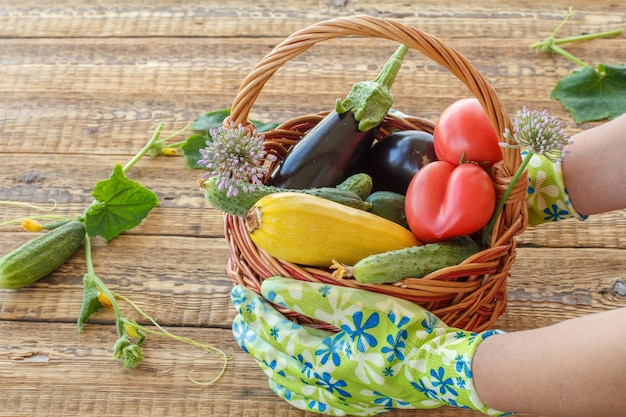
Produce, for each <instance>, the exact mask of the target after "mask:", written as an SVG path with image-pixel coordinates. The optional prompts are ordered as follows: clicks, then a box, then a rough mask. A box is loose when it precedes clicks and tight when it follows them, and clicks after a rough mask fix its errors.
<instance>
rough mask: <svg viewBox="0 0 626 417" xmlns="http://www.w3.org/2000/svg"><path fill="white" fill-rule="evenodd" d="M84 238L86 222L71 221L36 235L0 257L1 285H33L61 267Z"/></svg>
mask: <svg viewBox="0 0 626 417" xmlns="http://www.w3.org/2000/svg"><path fill="white" fill-rule="evenodd" d="M84 239H85V225H84V224H83V222H81V221H78V220H72V221H70V222H68V223H65V224H64V225H62V226H59V227H57V228H54V229H53V230H51V231H49V232H46V233H44V234H41V235H39V236H37V237H36V238H34V239H32V240H30V241H28V242H26V243H24V244H23V245H22V246H20V247H18V248H17V249H15V250H13V251H12V252H10V253H8V254H7V255H5V256H4V257H3V258H2V259H0V288H8V289H17V288H22V287H25V286H27V285H30V284H32V283H33V282H35V281H37V280H38V279H41V278H43V277H45V276H46V275H48V274H50V273H51V272H52V271H54V270H55V269H57V268H58V267H59V266H61V265H62V264H63V263H64V262H65V261H67V260H68V259H69V258H70V257H71V256H72V255H73V254H74V252H76V250H78V248H79V247H80V245H81V243H83V241H84Z"/></svg>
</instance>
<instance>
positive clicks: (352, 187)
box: [336, 172, 374, 200]
mask: <svg viewBox="0 0 626 417" xmlns="http://www.w3.org/2000/svg"><path fill="white" fill-rule="evenodd" d="M373 187H374V183H373V181H372V177H370V176H369V175H368V174H366V173H364V172H361V173H358V174H353V175H350V176H349V177H348V178H346V179H345V180H344V181H343V182H342V183H341V184H339V185H337V186H336V188H339V189H342V190H348V191H352V192H353V193H355V194H356V195H358V196H359V197H361V199H363V200H365V199H366V198H367V196H369V195H370V193H371V192H372V188H373Z"/></svg>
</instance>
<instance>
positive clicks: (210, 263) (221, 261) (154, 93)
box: [0, 0, 626, 417]
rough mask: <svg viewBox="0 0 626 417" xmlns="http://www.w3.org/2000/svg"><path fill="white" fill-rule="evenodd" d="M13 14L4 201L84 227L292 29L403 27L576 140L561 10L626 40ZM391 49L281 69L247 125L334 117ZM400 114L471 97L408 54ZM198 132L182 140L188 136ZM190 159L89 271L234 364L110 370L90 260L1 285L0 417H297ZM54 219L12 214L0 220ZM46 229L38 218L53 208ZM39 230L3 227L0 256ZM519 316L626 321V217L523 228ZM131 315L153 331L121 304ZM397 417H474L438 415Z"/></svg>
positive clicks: (0, 134)
mask: <svg viewBox="0 0 626 417" xmlns="http://www.w3.org/2000/svg"><path fill="white" fill-rule="evenodd" d="M92 3H93V2H88V1H84V0H59V1H55V2H54V3H51V2H41V1H39V0H20V1H16V0H10V1H5V2H3V4H0V51H2V53H1V54H0V75H1V76H0V202H2V201H10V202H23V203H30V204H36V205H41V206H46V207H48V206H49V205H50V204H51V203H50V200H54V201H56V204H57V205H56V209H55V211H54V214H58V215H75V214H79V213H82V212H83V211H84V210H85V208H86V207H87V206H88V205H89V204H90V203H91V201H92V199H93V198H92V196H91V190H92V188H93V185H94V184H95V182H96V181H98V180H101V179H103V178H106V177H107V176H108V175H109V174H110V172H111V170H112V168H113V166H114V165H115V164H117V163H124V162H126V161H128V159H129V158H130V157H131V156H132V155H133V154H135V153H136V152H137V151H138V150H139V149H140V148H141V147H142V146H143V145H144V144H145V143H146V142H147V140H148V139H149V138H150V136H151V135H152V133H153V131H154V129H156V127H157V125H158V124H159V123H163V124H164V131H163V136H167V135H171V134H174V133H175V132H177V131H179V130H181V129H183V128H184V127H185V126H186V125H187V123H189V122H190V121H191V120H193V119H194V118H195V117H197V116H198V115H200V114H202V113H204V112H207V111H209V110H215V109H219V108H224V107H227V106H229V105H230V104H231V103H232V100H233V99H234V95H235V94H236V92H237V89H238V87H239V83H240V82H241V80H242V79H243V77H245V75H247V74H248V73H249V71H250V70H251V69H252V67H253V66H254V65H255V64H256V63H257V62H258V61H259V60H260V59H261V58H262V57H263V56H264V55H265V54H266V53H267V52H269V51H270V50H271V48H273V47H274V46H275V45H276V44H278V43H279V42H280V41H282V40H283V39H284V38H285V37H286V36H289V35H290V34H291V33H293V32H294V31H296V30H298V29H300V28H302V27H304V26H306V25H309V24H312V23H314V22H316V21H319V20H323V19H328V18H333V17H338V16H349V15H353V14H367V15H373V16H380V17H388V18H393V19H397V20H400V21H402V22H404V23H406V24H409V25H412V26H415V27H417V28H419V29H421V30H423V31H425V32H429V33H431V34H433V35H435V36H437V37H439V38H441V39H442V40H444V41H445V42H447V43H449V44H451V45H453V46H454V47H455V48H457V49H458V50H459V51H461V53H462V54H463V55H464V56H466V57H467V58H468V59H469V60H470V61H471V62H472V63H473V64H474V65H475V66H476V67H477V68H478V69H479V70H480V71H481V73H482V74H484V76H485V77H486V78H487V79H488V80H489V82H491V83H492V84H493V85H494V86H495V88H496V90H497V91H498V94H499V96H500V97H501V99H502V101H503V102H504V103H505V106H506V108H507V110H508V111H509V112H510V113H513V112H515V111H516V110H517V109H519V108H521V107H522V106H523V105H528V106H529V107H533V108H539V109H543V108H547V109H548V110H549V111H550V112H551V113H552V114H554V115H555V116H557V117H559V118H561V119H562V120H563V121H564V122H565V123H566V130H567V131H568V133H570V134H573V133H575V132H578V131H580V130H582V129H587V128H589V127H591V126H594V125H595V123H588V124H584V125H580V126H579V125H576V124H575V123H574V122H573V121H571V119H570V118H569V117H568V114H567V112H566V111H565V110H564V109H563V108H562V107H561V106H560V104H559V103H557V102H555V101H552V100H549V98H548V97H549V93H550V91H551V89H552V88H553V87H554V85H555V83H556V82H557V81H558V79H559V78H560V77H562V76H564V75H567V74H569V73H570V72H571V71H572V70H573V69H574V65H573V64H571V63H570V62H569V61H567V60H565V59H564V58H561V57H556V56H548V55H542V54H538V53H537V52H535V51H533V50H532V49H530V47H529V46H530V45H531V44H532V43H533V42H535V41H538V40H541V39H543V38H544V37H546V36H548V35H549V34H550V33H551V32H552V30H553V29H554V28H555V27H556V25H557V24H558V23H559V22H560V20H561V19H562V16H563V14H564V13H565V11H566V10H567V8H568V7H569V6H570V5H572V6H573V9H574V11H575V13H574V15H573V16H572V19H571V22H570V23H569V24H568V25H566V26H565V27H564V28H563V30H562V35H563V36H570V35H576V34H581V33H588V32H592V31H598V30H606V29H614V28H620V27H624V24H625V22H626V14H625V13H624V11H623V7H622V5H621V3H620V2H617V1H615V0H598V1H595V2H583V1H582V0H575V1H564V0H556V1H552V2H544V3H542V4H540V5H538V4H537V3H536V2H535V1H531V0H520V1H515V2H513V1H505V2H503V1H499V0H480V1H477V2H473V3H472V4H471V5H470V4H468V3H466V2H461V1H458V0H440V1H433V0H425V1H420V2H413V3H410V2H409V3H407V2H405V1H400V0H388V1H385V2H380V1H376V0H363V1H352V0H329V1H321V0H298V1H293V2H284V1H280V2H279V1H277V0H269V1H264V2H249V1H247V0H233V1H228V2H224V1H221V2H218V1H213V0H209V1H206V2H201V3H198V2H191V1H187V0H178V1H169V2H162V1H161V2H159V1H156V2H148V3H149V4H146V2H145V1H138V0H124V1H120V0H112V1H107V2H100V3H102V4H92ZM624 48H625V38H624V35H621V36H618V37H616V38H613V39H605V40H597V41H593V42H587V43H581V44H579V45H571V46H570V47H568V50H570V51H571V52H572V53H574V54H575V55H577V56H579V57H580V58H581V59H583V60H584V61H585V62H588V63H590V64H591V65H594V64H595V63H598V62H607V63H620V62H623V60H624V58H623V51H624ZM393 49H395V46H394V45H391V44H390V43H389V42H387V41H383V40H378V39H361V38H345V39H336V40H332V41H328V42H324V43H322V44H319V45H316V46H315V47H314V48H312V49H311V50H310V51H308V52H306V53H304V54H302V55H300V56H299V57H297V58H295V59H294V60H292V61H290V62H289V63H288V64H286V65H285V66H284V67H283V68H281V70H280V71H278V72H277V73H276V74H275V75H274V77H273V78H272V80H270V82H268V84H267V85H266V86H265V88H264V89H263V92H262V94H261V95H260V96H259V98H258V100H257V102H256V103H255V105H254V106H253V111H252V114H251V116H252V117H254V118H257V119H260V120H265V121H283V120H287V119H289V118H292V117H294V116H298V115H302V114H306V113H314V112H319V111H323V110H327V109H328V108H329V107H330V106H332V105H333V103H334V100H335V99H336V98H337V97H340V96H343V95H345V93H346V92H347V91H348V90H349V88H350V87H351V85H352V84H353V83H354V82H355V81H359V80H362V79H368V78H373V77H374V76H375V74H376V73H377V71H378V69H379V66H380V64H381V63H382V62H384V61H385V60H386V59H387V57H388V55H389V54H390V52H391V51H393ZM393 92H394V97H395V106H396V107H397V108H398V109H399V110H402V111H405V112H407V113H411V114H415V115H418V116H422V117H426V118H428V119H431V120H436V119H437V117H438V115H439V114H440V112H441V111H442V110H443V109H444V108H445V107H446V106H447V105H448V104H449V103H451V102H452V101H453V100H455V99H457V98H458V97H459V96H465V95H467V94H468V93H467V91H466V90H465V88H464V87H463V86H462V85H461V84H460V82H458V80H456V79H454V77H452V76H451V75H450V74H449V73H448V72H447V71H446V70H445V69H443V68H441V67H439V66H438V65H436V64H434V63H433V62H429V61H428V60H427V59H424V57H423V56H421V55H420V54H418V53H415V52H414V51H413V52H411V53H409V55H408V56H407V58H406V59H405V62H404V64H403V68H402V70H401V72H400V75H399V76H398V79H397V81H396V84H395V86H394V90H393ZM184 138H185V134H183V135H179V136H178V137H177V138H175V139H173V140H182V139H184ZM198 175H199V174H198V173H197V172H194V171H188V170H187V169H186V168H185V165H184V162H183V159H182V157H171V158H170V157H168V158H166V157H158V158H155V159H152V158H146V159H144V160H142V161H141V162H140V163H139V164H137V165H136V166H135V167H134V168H133V170H132V171H131V172H130V173H129V176H130V178H131V179H134V180H136V181H139V182H141V183H143V184H145V185H147V186H148V187H149V188H151V189H152V190H153V191H154V192H155V193H156V194H157V196H158V197H159V200H160V204H159V206H158V207H157V208H155V209H154V210H153V212H152V213H151V214H150V216H149V217H148V219H146V220H145V221H144V222H142V223H141V224H140V225H139V226H138V227H137V228H135V229H133V230H132V231H130V232H128V233H126V234H124V235H122V236H120V237H119V238H117V239H115V240H113V241H111V242H110V243H109V244H106V243H104V241H102V240H100V239H93V246H94V247H93V250H94V266H95V269H96V272H97V273H98V274H99V275H100V276H101V277H102V279H103V280H104V281H105V282H106V283H107V285H108V286H110V288H111V289H112V290H114V291H116V292H118V293H120V294H123V295H124V296H126V297H129V298H130V299H131V300H133V301H134V302H135V303H136V304H137V305H138V306H140V307H141V308H142V309H144V310H145V311H146V312H147V313H149V314H150V315H151V316H152V317H154V318H155V319H156V320H157V321H158V322H159V323H161V324H162V325H164V326H165V327H166V328H167V329H168V330H169V331H171V332H173V333H174V334H177V335H181V336H186V337H191V338H193V339H195V340H198V341H200V342H202V343H206V344H209V345H213V346H216V347H218V348H221V349H225V350H229V349H232V350H233V351H234V352H235V356H234V359H233V360H232V361H230V362H229V364H228V367H227V369H226V372H225V373H224V375H223V377H222V378H221V379H220V380H219V382H218V383H217V384H215V385H212V386H208V387H205V386H199V385H196V384H194V383H193V382H191V381H190V380H189V378H188V372H189V371H191V370H194V371H195V372H196V373H195V375H196V377H197V378H198V379H200V380H208V379H211V378H212V377H213V376H214V375H215V374H216V373H217V372H219V369H220V363H219V361H217V360H216V359H215V358H214V357H212V356H211V355H209V354H207V353H206V352H205V351H203V350H202V349H199V348H197V347H192V346H188V345H185V344H182V343H180V342H177V341H175V340H172V339H168V338H164V337H161V336H156V335H149V337H148V340H147V342H146V344H145V355H146V357H145V359H144V362H143V363H142V365H141V366H140V367H139V368H138V369H136V370H128V369H124V368H123V367H122V366H121V365H120V364H119V363H118V362H116V361H115V360H114V359H112V357H111V355H112V351H111V349H112V346H113V344H114V343H115V340H116V339H117V336H116V332H115V325H114V316H113V313H112V312H110V311H108V310H105V311H101V312H98V313H97V314H96V315H94V316H93V317H92V318H91V319H90V321H89V322H88V323H87V325H86V326H85V329H84V331H83V332H82V333H79V332H78V330H77V327H76V318H77V315H78V311H79V308H80V304H81V300H82V289H83V287H82V277H83V275H84V273H85V259H84V251H83V250H82V249H80V250H79V252H78V253H77V254H76V255H75V256H74V257H72V259H71V260H70V261H68V262H67V263H66V264H65V265H63V266H62V267H61V268H60V269H59V270H57V271H56V272H54V273H53V274H51V275H50V276H48V277H46V278H44V279H42V280H40V281H39V282H37V283H35V284H34V285H32V286H30V287H28V288H24V289H21V290H18V291H8V290H0V334H1V335H2V336H1V338H0V416H1V417H4V416H7V417H8V416H11V417H15V416H29V417H39V416H59V415H63V416H96V415H97V416H99V417H104V416H120V415H142V416H143V415H150V416H155V417H159V416H167V417H178V416H185V417H188V416H200V415H201V416H220V417H221V416H232V417H235V416H237V417H240V416H246V417H254V416H259V417H261V416H278V417H304V416H313V414H310V413H305V412H302V411H299V410H297V409H295V408H293V407H291V406H289V405H288V404H286V403H285V402H283V401H282V400H279V399H277V398H276V397H275V396H274V394H272V393H271V391H270V390H269V388H268V387H267V382H266V380H267V379H266V377H265V376H264V374H263V373H262V372H261V370H260V369H259V368H258V367H257V366H256V364H255V363H254V362H253V361H252V360H251V359H250V358H249V357H248V356H247V355H245V354H244V353H243V352H241V350H240V349H239V348H238V347H237V346H236V344H235V342H234V341H233V338H232V334H231V331H230V324H231V322H232V319H233V317H234V311H233V309H232V307H231V305H230V299H229V291H230V289H231V287H232V284H231V282H230V280H229V279H228V277H227V276H226V273H225V264H226V260H227V257H228V248H227V247H226V244H225V241H224V239H223V223H222V215H221V213H220V212H218V211H217V210H215V209H213V208H211V207H210V205H209V204H208V203H207V202H206V200H205V199H204V197H203V195H202V193H201V190H200V189H199V188H198V187H197V185H196V181H197V178H198ZM38 214H42V212H39V211H37V210H34V209H30V208H25V207H18V206H14V205H4V204H0V223H2V222H7V221H9V220H12V219H16V218H19V217H23V216H34V215H38ZM44 214H45V213H44ZM32 236H33V235H31V234H27V233H25V232H23V231H21V229H20V228H19V226H18V225H17V224H9V225H5V226H2V227H0V254H4V253H6V252H8V251H9V250H11V249H12V248H14V247H16V246H17V245H19V244H20V243H22V242H25V241H26V240H28V239H30V238H31V237H32ZM518 244H519V248H518V253H517V260H516V262H515V264H514V266H513V269H512V271H511V276H510V278H509V286H508V308H507V311H506V313H505V314H504V315H503V316H502V317H501V318H500V319H499V320H498V322H497V323H496V325H497V326H496V327H498V328H502V329H505V330H508V331H518V330H524V329H530V328H536V327H539V326H545V325H550V324H553V323H556V322H559V321H562V320H565V319H568V318H573V317H577V316H580V315H585V314H592V313H594V312H599V311H603V310H607V309H614V308H619V307H623V306H626V299H624V298H623V297H621V296H620V295H618V294H617V293H616V292H615V291H614V290H613V289H614V285H615V283H616V282H617V283H620V282H623V281H624V280H626V273H625V272H624V271H626V256H625V252H624V251H625V250H626V211H624V210H621V211H616V212H612V213H606V214H603V215H599V216H594V217H592V218H590V219H588V220H587V221H585V222H578V221H568V222H561V223H558V224H545V225H542V226H539V227H536V228H531V229H528V230H527V231H526V232H525V233H524V234H523V235H522V236H520V238H519V239H518ZM122 309H123V311H124V313H125V314H127V315H128V316H129V317H132V318H135V319H137V320H138V321H139V322H140V323H143V324H146V325H149V323H147V322H146V320H145V319H144V318H142V317H140V316H139V315H137V314H136V313H135V312H133V310H132V309H131V308H130V307H129V306H127V305H123V306H122ZM386 415H389V416H390V417H392V416H393V417H408V416H425V417H452V416H478V415H481V414H479V413H476V412H471V411H467V410H458V409H453V408H450V407H442V408H439V409H435V410H424V411H414V410H405V411H393V412H389V413H387V414H386Z"/></svg>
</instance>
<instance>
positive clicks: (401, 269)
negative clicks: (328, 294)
mask: <svg viewBox="0 0 626 417" xmlns="http://www.w3.org/2000/svg"><path fill="white" fill-rule="evenodd" d="M479 251H480V247H479V246H478V244H477V243H476V242H474V241H473V240H472V239H471V238H469V237H468V236H462V237H457V238H453V239H450V240H448V241H445V242H440V243H429V244H426V245H423V246H411V247H408V248H405V249H399V250H393V251H388V252H384V253H379V254H376V255H371V256H368V257H366V258H363V259H361V260H360V261H359V262H357V263H356V264H355V265H354V266H346V265H334V266H333V268H335V269H337V271H335V276H339V277H349V276H353V277H354V278H355V279H356V280H357V281H359V282H362V283H368V284H385V283H391V282H396V281H399V280H401V279H403V278H421V277H423V276H424V275H427V274H429V273H431V272H434V271H437V270H439V269H441V268H445V267H447V266H453V265H458V264H459V263H461V262H463V261H464V260H465V259H467V258H468V257H470V256H471V255H473V254H475V253H477V252H479Z"/></svg>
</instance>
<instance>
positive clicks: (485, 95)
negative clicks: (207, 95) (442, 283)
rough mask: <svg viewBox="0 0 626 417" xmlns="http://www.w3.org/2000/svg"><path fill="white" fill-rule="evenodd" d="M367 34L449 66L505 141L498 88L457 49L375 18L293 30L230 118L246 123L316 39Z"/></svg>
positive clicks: (508, 154)
mask: <svg viewBox="0 0 626 417" xmlns="http://www.w3.org/2000/svg"><path fill="white" fill-rule="evenodd" d="M350 35H352V36H366V37H377V38H383V39H389V40H392V41H396V42H399V43H402V44H405V45H407V46H408V47H409V48H412V49H416V50H418V51H419V52H421V53H422V54H424V55H425V56H426V57H428V58H430V59H432V60H433V61H435V62H437V63H438V64H440V65H442V66H444V67H445V68H447V69H448V70H449V71H450V72H451V73H452V74H454V75H455V76H456V77H457V78H458V79H459V80H461V81H462V82H463V83H464V84H465V85H466V86H467V88H468V89H469V90H470V91H471V92H472V93H473V94H474V96H475V97H476V98H477V99H478V100H479V101H480V103H481V104H482V106H483V108H484V109H485V111H486V112H487V114H488V115H489V118H490V119H491V122H492V124H493V126H494V127H495V129H496V132H497V134H498V136H499V140H500V141H502V142H504V141H505V139H504V137H503V133H504V131H505V129H507V128H509V129H510V128H511V121H510V119H509V117H508V115H507V113H506V110H505V108H504V106H503V105H502V103H501V102H500V100H499V98H498V96H497V94H496V92H495V90H494V89H493V87H492V86H491V84H489V83H488V82H487V81H486V80H485V79H484V78H483V76H482V75H481V74H480V73H479V72H478V71H477V70H476V68H474V66H473V65H472V64H470V63H469V62H468V61H467V60H466V59H465V58H464V57H463V56H462V55H461V54H460V53H459V52H458V51H456V50H455V49H454V48H452V47H450V46H448V45H446V44H444V43H443V42H441V41H440V40H438V39H437V38H435V37H433V36H431V35H429V34H427V33H424V32H421V31H420V30H418V29H415V28H413V27H410V26H406V25H404V24H402V23H398V22H395V21H392V20H387V19H382V18H376V17H372V16H352V17H343V18H337V19H332V20H327V21H322V22H318V23H315V24H313V25H311V26H309V27H306V28H304V29H301V30H299V31H297V32H294V33H293V34H291V35H290V36H289V37H288V38H286V39H285V40H284V41H282V42H281V43H280V44H278V45H277V46H276V47H275V48H274V49H273V50H272V51H270V52H269V53H268V54H267V55H266V56H265V57H264V58H263V59H262V60H261V61H260V62H259V63H258V64H257V65H256V66H255V67H254V68H253V70H252V71H251V72H250V73H249V74H248V76H247V77H246V78H245V79H244V80H243V82H242V83H241V86H240V87H239V91H238V92H237V96H236V97H235V100H234V101H233V104H232V106H231V116H230V118H229V119H227V120H226V122H227V123H230V122H231V121H232V122H234V123H235V124H236V125H238V124H239V123H241V124H243V125H247V124H248V116H249V113H250V109H251V107H252V105H253V104H254V102H255V100H256V99H257V97H258V95H259V94H260V93H261V90H262V88H263V86H264V85H265V83H266V82H267V81H268V80H269V79H270V78H271V77H272V75H273V74H274V73H275V72H276V71H277V70H278V69H279V68H280V67H282V65H283V64H285V63H286V62H288V61H289V60H291V59H292V58H294V57H296V56H298V55H299V54H301V53H303V52H304V51H306V50H307V49H309V48H310V47H311V46H313V45H315V44H317V43H318V42H321V41H324V40H328V39H332V38H337V37H341V36H350ZM503 156H504V161H503V162H504V164H505V166H506V167H507V169H508V170H509V171H510V172H515V170H516V169H517V167H518V166H519V164H520V163H521V161H520V156H519V151H517V150H512V149H509V148H504V149H503Z"/></svg>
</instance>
